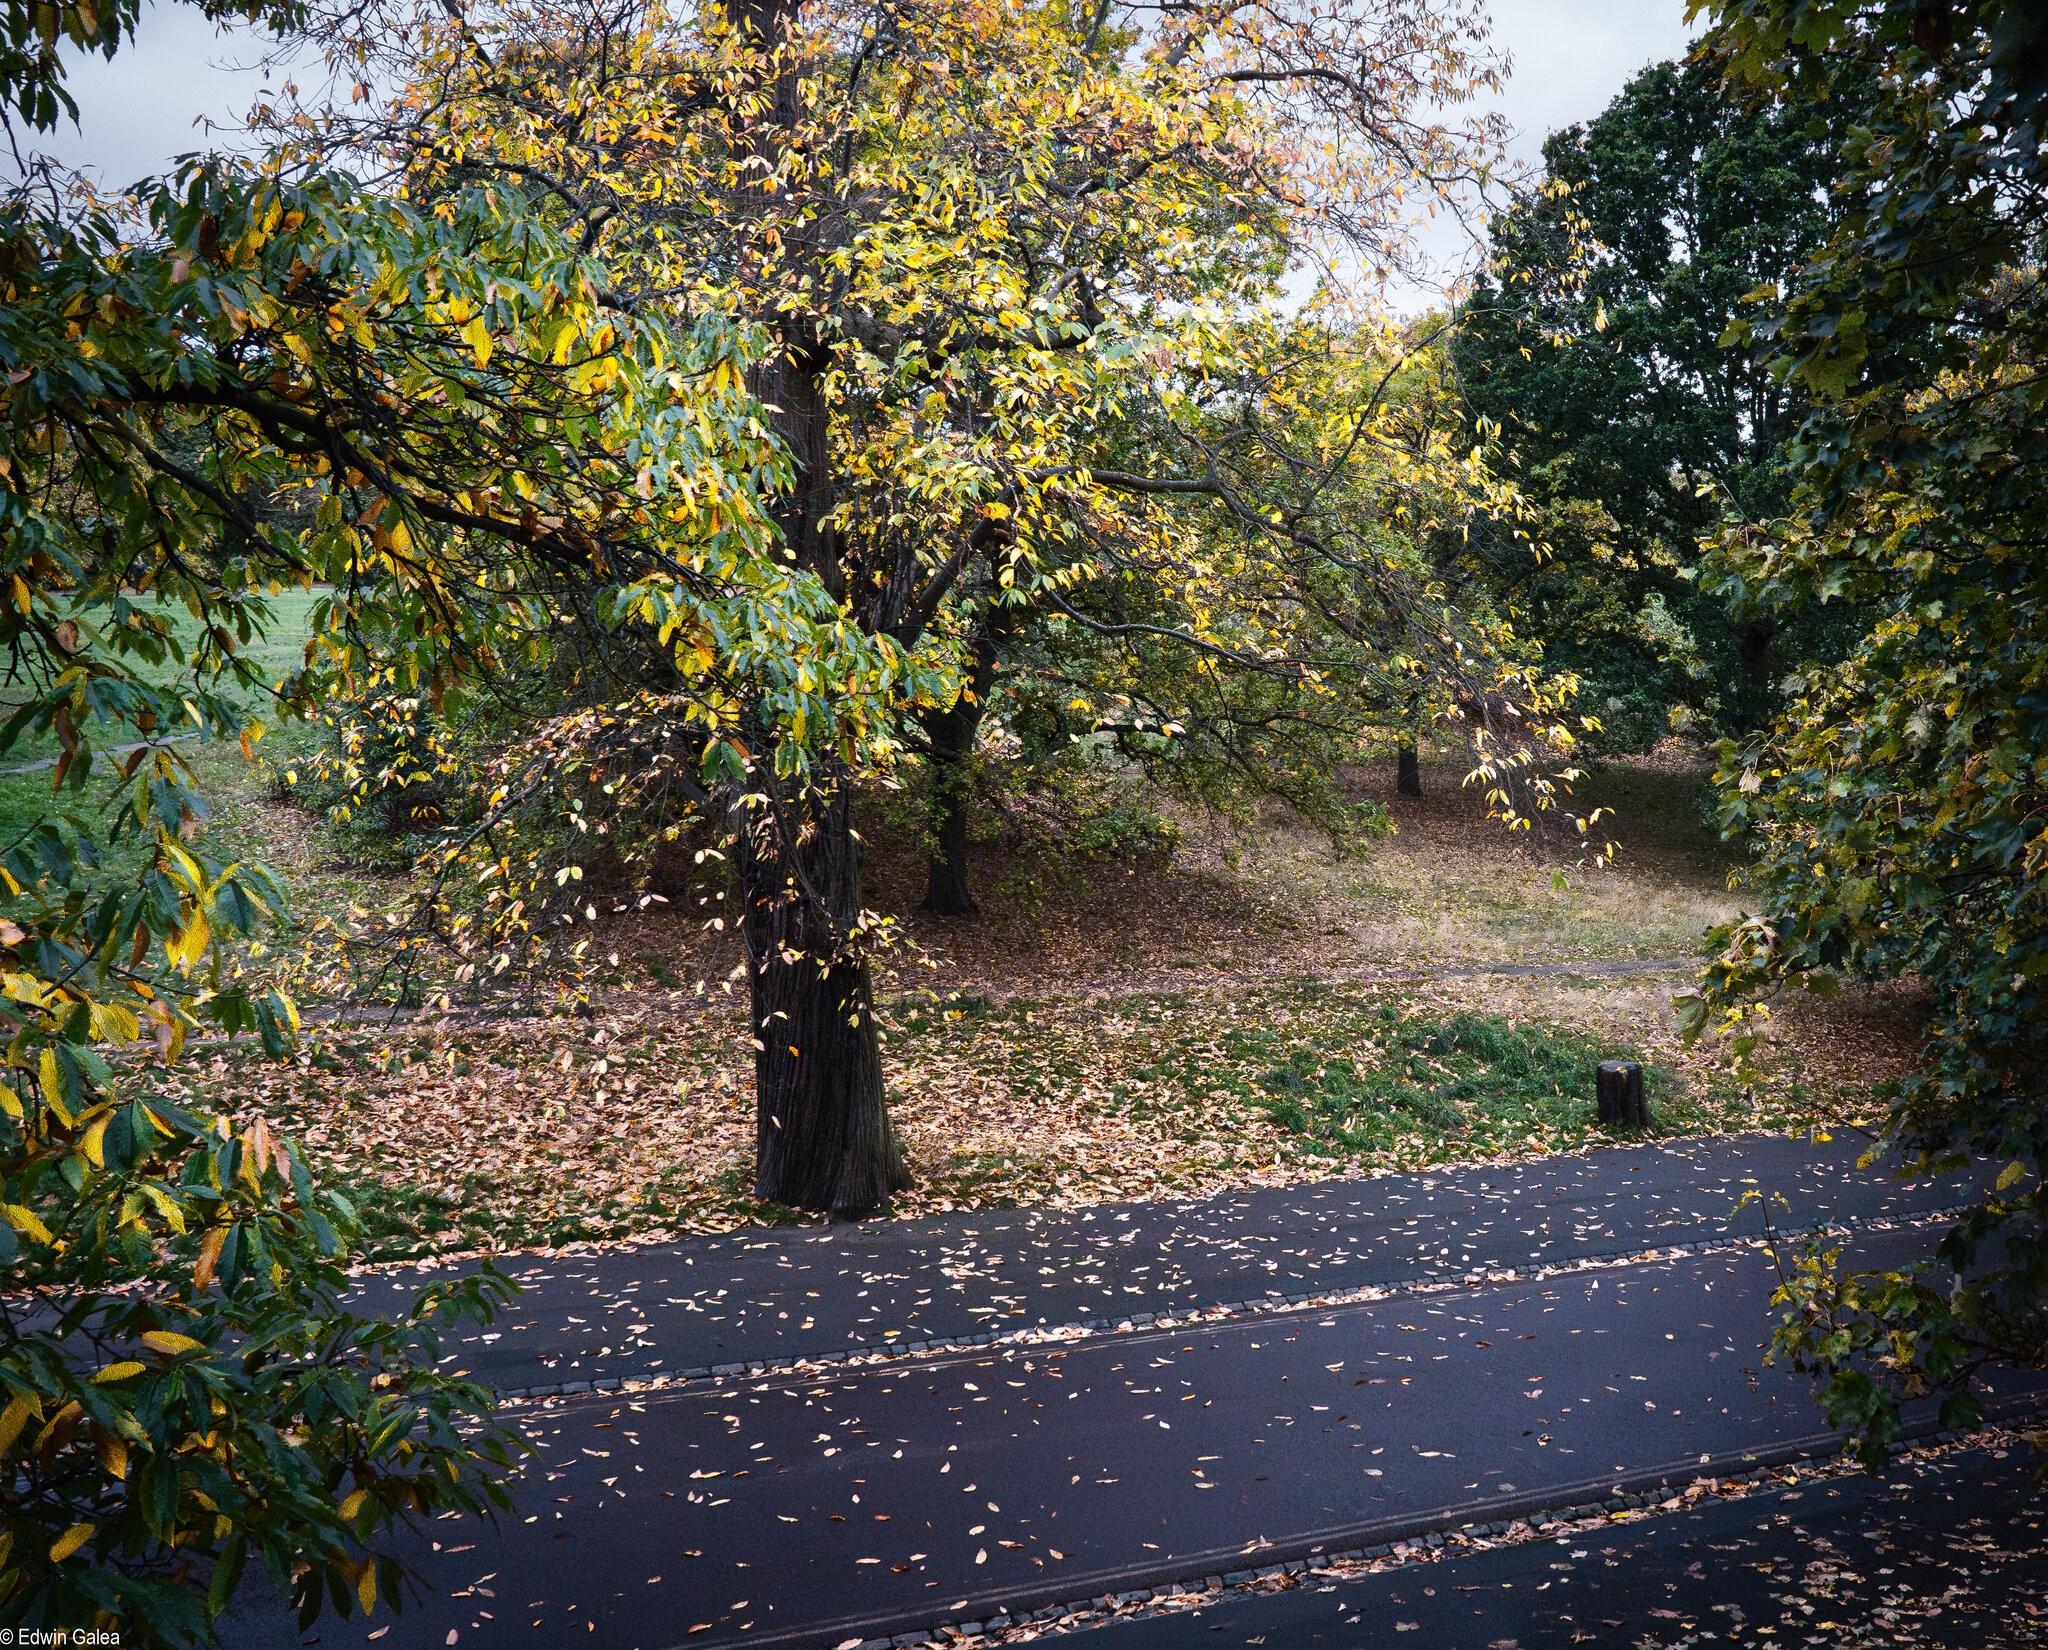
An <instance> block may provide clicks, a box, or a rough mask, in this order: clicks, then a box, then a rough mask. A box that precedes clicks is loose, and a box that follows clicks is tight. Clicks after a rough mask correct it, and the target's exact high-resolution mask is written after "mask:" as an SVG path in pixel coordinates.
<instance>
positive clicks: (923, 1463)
mask: <svg viewBox="0 0 2048 1650" xmlns="http://www.w3.org/2000/svg"><path fill="white" fill-rule="evenodd" d="M1551 1167H1552V1168H1553V1169H1556V1168H1559V1167H1562V1166H1559V1165H1552V1166H1551ZM1623 1172H1624V1173H1626V1172H1627V1171H1626V1169H1624V1170H1623ZM1503 1218H1504V1220H1508V1219H1512V1216H1511V1214H1510V1213H1509V1212H1508V1211H1503ZM1925 1241H1926V1239H1925V1237H1924V1235H1923V1234H1920V1233H1916V1232H1911V1231H1906V1232H1897V1233H1890V1234H1883V1235H1879V1236H1876V1237H1873V1238H1871V1239H1869V1240H1867V1241H1866V1242H1865V1243H1863V1244H1860V1245H1859V1246H1858V1248H1857V1254H1858V1257H1859V1258H1862V1259H1865V1260H1870V1261H1881V1260H1888V1261H1897V1260H1899V1259H1902V1258H1904V1257H1906V1256H1907V1255H1909V1254H1913V1253H1917V1252H1920V1250H1921V1249H1922V1247H1923V1246H1924V1244H1925ZM1775 1281H1776V1273H1775V1270H1774V1267H1773V1265H1772V1263H1771V1261H1770V1259H1769V1257H1768V1256H1767V1255H1766V1254H1765V1253H1763V1252H1762V1251H1760V1250H1757V1249H1752V1248H1742V1249H1728V1250H1720V1251H1716V1252H1710V1253H1706V1254H1698V1255H1689V1256H1686V1257H1684V1258H1681V1259H1677V1260H1672V1261H1665V1262H1657V1263H1650V1264H1640V1265H1634V1266H1627V1267H1615V1268H1609V1269H1603V1270H1599V1271H1594V1272H1583V1273H1575V1274H1570V1275H1565V1276H1560V1277H1554V1278H1552V1279H1550V1280H1548V1281H1544V1282H1521V1283H1496V1284H1487V1285H1479V1286H1474V1287H1471V1288H1467V1289H1460V1290H1456V1291H1452V1292H1447V1293H1444V1294H1438V1295H1409V1296H1397V1297H1392V1298H1389V1299H1385V1300H1380V1301H1374V1302H1367V1303H1360V1304H1355V1305H1350V1306H1346V1307H1342V1308H1338V1309H1333V1310H1326V1311H1314V1310H1306V1311H1300V1312H1286V1313H1277V1314H1272V1315H1265V1316H1260V1317H1256V1318H1241V1319H1235V1320H1228V1321H1224V1322H1221V1323H1216V1324H1211V1325H1208V1326H1205V1327H1203V1328H1200V1329H1198V1330H1189V1329H1175V1330H1159V1329H1151V1330H1140V1331H1135V1332H1130V1333H1125V1334H1118V1335H1108V1336H1096V1337H1091V1338H1088V1339H1084V1340H1078V1341H1075V1342H1073V1343H1072V1344H1071V1345H1069V1346H1068V1347H1066V1348H1048V1347H1044V1346H1039V1347H1032V1348H1012V1349H1006V1350H994V1351H989V1352H983V1353H978V1354H941V1355H934V1356H930V1357H926V1358H918V1359H907V1360H902V1361H900V1362H893V1363H887V1364H881V1365H875V1366H871V1367H867V1368H864V1369H854V1370H848V1371H843V1372H839V1371H835V1372H833V1373H831V1374H829V1375H826V1376H822V1377H820V1376H815V1375H814V1376H811V1377H807V1378H801V1379H798V1378H792V1377H790V1376H787V1375H785V1376H783V1377H780V1378H770V1377H762V1378H751V1379H728V1380H723V1381H718V1382H713V1383H698V1384H691V1385H687V1386H679V1387H673V1388H668V1389H664V1390H658V1391H653V1392H647V1393H642V1394H635V1395H619V1396H593V1397H582V1398H573V1399H565V1400H555V1401H551V1402H548V1403H545V1404H541V1405H536V1406H533V1407H532V1408H529V1409H526V1410H523V1411H522V1412H520V1413H521V1416H522V1422H523V1425H524V1427H525V1430H526V1432H527V1434H528V1436H529V1437H530V1438H531V1440H532V1442H533V1443H534V1445H535V1446H536V1450H537V1462H538V1463H539V1465H538V1467H537V1469H536V1470H535V1471H534V1472H533V1473H531V1474H530V1475H529V1479H528V1482H527V1484H526V1486H525V1488H524V1490H523V1493H522V1495H521V1498H520V1501H519V1505H518V1509H517V1512H516V1513H515V1514H514V1515H513V1516H512V1517H511V1518H510V1519H508V1520H507V1521H505V1522H504V1523H503V1524H502V1525H501V1527H500V1528H499V1529H498V1530H497V1531H496V1532H495V1533H493V1532H491V1531H488V1530H483V1529H479V1528H478V1527H476V1526H475V1525H473V1524H468V1523H463V1522H460V1521H450V1522H447V1523H439V1524H436V1525H435V1526H433V1531H434V1534H435V1536H436V1537H437V1539H436V1540H435V1541H434V1542H433V1543H432V1545H431V1547H430V1548H429V1547H422V1548H421V1549H418V1550H416V1551H415V1552H414V1553H413V1555H412V1556H413V1558H414V1559H415V1561H416V1562H417V1563H418V1564H419V1566H420V1569H421V1571H422V1574H423V1576H424V1577H425V1579H426V1580H427V1582H428V1584H429V1585H430V1587H431V1588H432V1589H433V1596H432V1597H430V1598H428V1599H427V1600H425V1601H424V1603H422V1604H421V1605H419V1606H418V1607H416V1608H414V1609H412V1610H409V1611H408V1612H407V1613H406V1615H405V1616H403V1617H402V1618H400V1619H399V1620H398V1621H397V1622H396V1623H395V1624H390V1625H389V1631H388V1633H386V1634H384V1635H381V1637H380V1642H381V1643H382V1644H383V1646H384V1647H385V1650H401V1647H411V1646H427V1645H435V1646H445V1645H456V1644H461V1645H465V1646H475V1647H479V1650H482V1647H496V1646H511V1645H519V1646H549V1647H553V1646H563V1645H570V1644H577V1645H582V1644H588V1645H590V1646H591V1647H592V1650H612V1647H625V1646H639V1647H643V1650H659V1647H667V1646H680V1645H686V1644H687V1645H695V1646H705V1647H711V1646H733V1645H742V1644H775V1645H791V1646H813V1645H831V1646H837V1645H841V1644H844V1643H846V1642H847V1641H848V1640H859V1639H862V1638H865V1637H871V1636H876V1635H881V1634H893V1633H901V1632H907V1631H910V1630H913V1629H921V1628H927V1627H931V1626H936V1625H938V1624H940V1623H942V1622H948V1621H959V1620H963V1619H986V1618H987V1617H989V1616H992V1615H995V1614H997V1613H1000V1612H1011V1613H1014V1612H1017V1611H1020V1610H1028V1609H1031V1608H1035V1607H1038V1606H1041V1605H1045V1604H1050V1603H1054V1602H1060V1601H1067V1600H1073V1599H1078V1598H1084V1597H1088V1596H1091V1595H1098V1594H1102V1593H1106V1592H1112V1591H1120V1590H1125V1589H1133V1588H1141V1587H1153V1586H1158V1585H1160V1584H1162V1583H1163V1582H1166V1581H1169V1580H1180V1579H1185V1578H1189V1577H1200V1576H1204V1575H1209V1574H1217V1575H1225V1576H1228V1575H1229V1574H1231V1573H1233V1572H1235V1571H1238V1570H1242V1569H1251V1568H1255V1567H1258V1566H1262V1565H1267V1564H1272V1563H1276V1562H1280V1561H1283V1560H1285V1559H1288V1558H1293V1557H1302V1556H1308V1555H1313V1554H1315V1553H1317V1552H1320V1551H1334V1550H1340V1549H1345V1548H1350V1547H1357V1546H1361V1545H1365V1544H1369V1543H1372V1542H1376V1541H1382V1540H1387V1539H1392V1538H1395V1537H1398V1536H1401V1535H1404V1534H1408V1533H1412V1532H1415V1531H1418V1530H1420V1529H1424V1528H1432V1527H1436V1528H1441V1527H1444V1526H1446V1525H1451V1526H1455V1525H1458V1524H1462V1523H1465V1522H1467V1521H1471V1520H1484V1519H1494V1518H1504V1517H1511V1516H1514V1515H1516V1514H1518V1513H1520V1512H1524V1511H1529V1510H1533V1509H1536V1508H1554V1507H1560V1506H1566V1505H1575V1504H1580V1503H1584V1502H1587V1501H1589V1500H1595V1499H1599V1498H1603V1497H1605V1496H1607V1495H1609V1494H1611V1493H1614V1492H1615V1491H1616V1490H1617V1488H1620V1489H1622V1490H1637V1489H1642V1488H1646V1487H1651V1486H1655V1485H1659V1484H1662V1483H1666V1482H1672V1483H1676V1482H1682V1481H1685V1480H1688V1479H1690V1478H1691V1477H1693V1476H1695V1475H1696V1474H1699V1473H1712V1472H1725V1471H1734V1470H1740V1469H1742V1468H1744V1467H1747V1466H1750V1465H1753V1464H1755V1463H1758V1462H1765V1461H1770V1460H1773V1459H1779V1458H1788V1457H1790V1456H1793V1455H1799V1454H1808V1453H1812V1452H1815V1451H1817V1450H1825V1449H1826V1448H1827V1447H1828V1442H1827V1439H1826V1438H1825V1436H1824V1434H1823V1433H1822V1430H1821V1423H1820V1419H1819V1416H1818V1414H1817V1412H1816V1411H1815V1409H1814V1407H1813V1404H1812V1401H1811V1398H1810V1395H1809V1393H1808V1391H1807V1388H1806V1384H1805V1382H1804V1381H1803V1380H1801V1379H1800V1378H1798V1377H1796V1376H1794V1375H1792V1374H1790V1373H1789V1372H1786V1371H1784V1370H1767V1369H1764V1368H1762V1359H1761V1352H1760V1348H1761V1344H1762V1342H1763V1341H1764V1340H1765V1338H1766V1335H1767V1332H1768V1325H1769V1321H1770V1308H1769V1305H1768V1296H1769V1293H1770V1290H1771V1288H1772V1287H1773V1285H1774V1283H1775ZM389 1621H390V1618H388V1617H387V1618H380V1623H379V1624H380V1625H385V1624H387V1623H389ZM364 1635H365V1629H364V1627H363V1626H362V1625H361V1624H360V1623H354V1624H331V1625H329V1626H328V1627H327V1628H326V1630H325V1632H324V1634H323V1636H322V1642H324V1643H328V1644H341V1643H356V1642H358V1641H360V1640H361V1639H362V1638H363V1637H364ZM229 1642H230V1643H233V1644H237V1645H251V1646H255V1645H273V1644H280V1645H281V1644H289V1643H292V1642H295V1640H294V1637H293V1635H292V1634H291V1632H290V1630H289V1628H288V1626H286V1625H285V1624H284V1623H283V1622H282V1621H275V1622H273V1621H271V1620H269V1618H263V1619H258V1618H256V1617H247V1618H244V1619H243V1620H241V1621H240V1622H238V1624H237V1625H236V1627H235V1629H234V1630H233V1631H232V1633H231V1635H230V1638H229Z"/></svg>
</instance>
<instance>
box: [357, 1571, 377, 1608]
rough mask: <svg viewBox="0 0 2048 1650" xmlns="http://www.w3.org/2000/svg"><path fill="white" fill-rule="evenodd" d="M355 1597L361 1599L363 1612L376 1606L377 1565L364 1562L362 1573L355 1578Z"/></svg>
mask: <svg viewBox="0 0 2048 1650" xmlns="http://www.w3.org/2000/svg"><path fill="white" fill-rule="evenodd" d="M356 1597H357V1599H358V1600H360V1601H361V1603H362V1606H363V1614H364V1615H366V1616H367V1615H368V1614H369V1613H370V1612H371V1611H372V1610H374V1609H376V1608H377V1566H376V1565H374V1564H368V1563H366V1564H364V1566H363V1573H362V1574H361V1575H360V1576H358V1577H357V1578H356Z"/></svg>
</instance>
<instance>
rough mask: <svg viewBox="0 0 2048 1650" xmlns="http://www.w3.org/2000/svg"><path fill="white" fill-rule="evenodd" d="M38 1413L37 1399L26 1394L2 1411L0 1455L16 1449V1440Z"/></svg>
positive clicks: (0, 1420) (0, 1419)
mask: <svg viewBox="0 0 2048 1650" xmlns="http://www.w3.org/2000/svg"><path fill="white" fill-rule="evenodd" d="M36 1413H37V1406H36V1401H35V1399H33V1398H31V1397H30V1396H29V1395H28V1394H27V1393H25V1392H24V1393H22V1394H21V1395H20V1396H19V1397H17V1398H16V1399H15V1400H14V1401H13V1402H12V1403H10V1404H9V1405H8V1406H7V1408H6V1409H4V1410H0V1455H5V1454H6V1453H7V1452H8V1451H9V1450H11V1449H12V1448H14V1440H15V1439H17V1438H19V1437H20V1436H21V1429H22V1428H23V1427H25V1426H27V1425H28V1418H29V1417H30V1416H31V1415H34V1414H36Z"/></svg>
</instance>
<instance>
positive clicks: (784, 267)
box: [727, 0, 910, 1215]
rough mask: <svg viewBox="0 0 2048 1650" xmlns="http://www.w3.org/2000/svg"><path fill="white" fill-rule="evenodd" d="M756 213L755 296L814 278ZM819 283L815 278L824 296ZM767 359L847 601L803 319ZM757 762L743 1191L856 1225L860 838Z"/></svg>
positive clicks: (748, 30) (884, 1144) (872, 1048)
mask: <svg viewBox="0 0 2048 1650" xmlns="http://www.w3.org/2000/svg"><path fill="white" fill-rule="evenodd" d="M727 4H728V8H729V11H728V14H729V15H730V16H731V17H732V18H733V20H734V22H735V23H736V24H738V25H739V27H740V29H741V31H742V33H743V34H744V35H745V36H746V37H748V38H749V39H750V40H751V41H752V42H754V43H755V44H756V45H758V46H761V47H774V46H778V45H780V44H782V43H783V42H785V41H786V40H788V39H789V38H791V34H790V31H791V28H792V25H793V24H794V22H795V20H796V16H797V0H727ZM802 73H803V69H802V67H801V66H800V65H799V64H797V63H796V62H795V61H793V60H791V59H787V58H786V59H784V61H783V62H782V63H781V64H780V66H779V67H778V68H777V70H776V73H775V77H774V79H773V80H772V81H771V82H770V83H768V84H767V85H766V86H765V87H764V88H762V89H763V90H765V91H766V92H767V93H768V94H769V95H768V98H767V100H766V105H765V107H763V108H762V109H761V111H760V114H759V117H758V124H757V125H756V127H755V138H754V144H753V151H754V157H755V158H756V159H757V160H759V161H760V162H761V164H762V170H761V173H760V177H761V178H762V179H770V178H773V177H774V176H775V175H776V173H777V170H778V167H779V166H780V163H781V162H782V161H783V159H784V158H785V157H786V154H787V151H788V148H789V146H790V145H791V144H792V143H794V142H797V141H799V139H798V136H797V134H798V130H799V128H800V126H801V123H802V121H803V119H804V99H803V94H802V85H801V78H802ZM749 187H753V188H757V189H758V190H759V191H760V199H761V202H762V212H763V216H764V217H776V216H781V217H782V218H783V219H784V220H785V221H784V224H783V227H782V229H781V231H780V232H779V234H778V235H777V236H776V237H773V238H764V241H763V247H764V248H772V249H773V252H772V257H771V260H770V267H769V269H768V271H767V272H766V274H765V275H764V276H763V282H764V287H763V292H764V299H765V297H766V296H767V295H768V294H769V293H770V292H773V291H777V290H780V289H782V288H783V287H786V286H787V285H788V284H789V283H791V282H794V281H796V280H798V278H799V277H800V276H809V277H816V276H818V275H819V274H820V272H821V271H822V268H823V262H824V255H825V253H826V251H827V250H828V248H827V245H826V242H827V241H828V240H829V238H830V234H831V231H830V230H828V229H827V228H826V227H825V226H824V223H823V220H822V219H820V218H817V217H803V218H792V217H791V215H790V213H789V211H788V208H787V206H786V204H785V203H784V202H783V201H782V198H781V197H780V196H778V195H775V194H773V193H772V186H771V185H768V184H765V183H763V184H754V185H750V186H749ZM823 284H824V283H822V282H821V286H822V285H823ZM771 324H773V325H774V326H775V328H776V331H777V334H778V336H777V338H776V341H775V346H774V349H773V352H772V353H771V354H770V355H769V356H768V358H767V359H766V360H764V361H762V362H761V363H759V365H757V366H756V367H755V368H754V369H753V372H752V374H751V377H752V384H751V386H750V387H751V388H752V389H753V391H754V393H755V394H756V395H757V396H758V397H759V398H760V401H761V403H762V405H763V406H764V407H765V408H766V409H767V410H768V416H769V419H770V421H771V422H772V423H773V425H774V427H775V432H776V434H777V435H778V436H780V437H781V438H782V441H783V443H784V446H785V448H786V450H787V452H788V455H789V461H790V468H791V470H792V472H793V478H792V484H791V486H790V487H789V489H788V490H787V491H786V492H784V493H782V494H781V495H780V496H778V497H777V498H776V500H775V514H776V518H777V523H778V525H779V526H780V527H781V529H782V537H783V542H784V544H785V545H786V546H787V548H788V550H789V552H790V554H791V556H792V558H793V559H794V560H795V562H796V565H797V566H798V567H800V568H803V569H805V570H806V571H808V572H811V573H813V574H815V575H816V577H817V578H818V580H819V581H820V583H822V584H823V585H824V587H825V589H826V590H827V591H829V592H830V593H831V594H832V596H833V597H834V598H835V599H837V600H839V601H841V602H844V601H845V600H846V598H847V580H846V573H845V569H844V568H843V567H842V566H841V563H840V553H841V549H842V546H841V545H840V543H839V542H838V539H837V536H836V535H835V534H834V532H833V531H832V528H831V525H830V523H829V521H828V519H827V518H828V516H829V515H830V513H831V510H832V506H833V474H832V463H831V408H830V405H829V403H828V400H827V396H826V386H825V374H826V372H827V370H828V369H829V368H830V366H831V355H830V351H829V350H828V349H827V348H826V346H825V344H824V341H823V340H822V338H821V337H820V335H819V333H818V331H817V329H816V328H815V326H813V325H812V324H811V323H810V322H808V321H806V320H804V319H802V318H800V317H791V316H778V317H776V318H775V319H774V320H773V321H772V322H771ZM772 770H773V761H772V758H770V759H768V760H764V761H763V762H762V764H761V766H760V768H759V769H758V770H757V772H756V775H755V777H754V778H753V779H750V781H749V784H748V789H749V790H755V789H757V787H758V789H760V790H765V791H766V792H767V793H768V800H767V801H766V803H765V804H763V803H757V804H756V805H755V806H754V807H752V808H749V807H747V805H746V804H740V805H739V806H738V807H737V809H736V812H735V825H736V830H735V837H736V846H737V849H738V853H737V859H738V864H737V867H736V869H737V873H738V880H739V886H740V892H741V896H742V898H743V899H744V900H745V902H746V911H745V914H744V917H743V918H742V926H743V929H744V933H745V938H746V945H747V955H748V959H749V962H750V963H751V965H752V975H753V1009H754V1028H753V1029H754V1040H755V1054H754V1081H755V1130H754V1187H755V1192H756V1195H758V1196H760V1197H765V1198H773V1199H774V1200H775V1201H776V1202H778V1203H786V1204H788V1205H790V1206H791V1207H792V1208H798V1209H822V1210H830V1211H831V1212H832V1213H834V1214H837V1215H850V1214H858V1213H861V1212H863V1211H866V1210H869V1209H873V1208H876V1207H878V1206H879V1205H881V1204H882V1203H884V1202H886V1201H887V1200H888V1199H889V1197H890V1196H891V1195H892V1194H893V1193H896V1192H899V1191H902V1190H904V1189H905V1188H906V1187H908V1186H909V1184H910V1176H909V1173H908V1171H907V1170H906V1169H905V1167H904V1163H903V1152H902V1148H901V1147H900V1146H899V1145H898V1144H897V1142H896V1137H895V1134H894V1132H893V1131H892V1130H891V1129H890V1127H889V1114H888V1111H887V1109H886V1105H885V1102H884V1097H883V1092H882V1056H881V1047H880V1044H879V1042H878V1041H877V1039H876V1036H875V1015H874V987H873V983H872V980H871V978H870V975H869V969H868V958H867V952H866V949H865V938H864V935H863V933H862V930H861V925H860V915H861V898H860V841H859V839H858V838H857V837H856V836H855V835H854V834H853V820H852V812H851V807H852V799H851V795H850V791H849V781H848V776H847V775H846V774H845V773H844V772H837V771H830V770H827V771H825V772H823V773H819V772H818V771H817V770H815V769H814V770H813V772H814V777H813V779H812V781H811V782H810V783H809V784H808V785H806V786H804V787H802V788H797V787H793V786H791V785H789V784H787V783H786V782H782V781H778V780H776V779H774V778H772V777H770V775H771V774H772Z"/></svg>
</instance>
